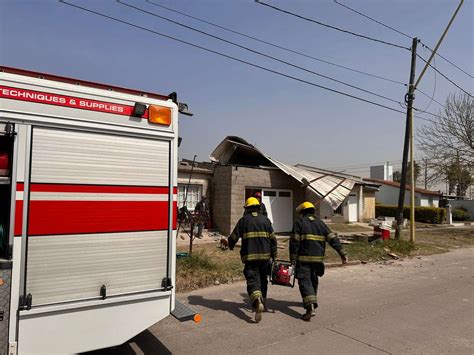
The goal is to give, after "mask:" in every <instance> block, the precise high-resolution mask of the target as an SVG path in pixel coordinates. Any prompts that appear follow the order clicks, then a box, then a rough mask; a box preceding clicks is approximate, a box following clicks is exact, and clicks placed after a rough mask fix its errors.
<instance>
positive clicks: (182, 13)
mask: <svg viewBox="0 0 474 355" xmlns="http://www.w3.org/2000/svg"><path fill="white" fill-rule="evenodd" d="M146 2H147V3H149V4H151V5H153V6H157V7H160V8H162V9H165V10H168V11H171V12H174V13H177V14H179V15H182V16H185V17H188V18H191V19H193V20H196V21H199V22H202V23H205V24H207V25H210V26H214V27H216V28H219V29H222V30H224V31H227V32H230V33H234V34H237V35H239V36H242V37H245V38H249V39H252V40H254V41H257V42H260V43H264V44H266V45H269V46H272V47H274V48H278V49H281V50H284V51H287V52H289V53H293V54H297V55H300V56H302V57H305V58H309V59H312V60H315V61H318V62H321V63H325V64H328V65H332V66H335V67H337V68H341V69H345V70H349V71H352V72H355V73H358V74H362V75H367V76H369V77H372V78H377V79H380V80H385V81H388V82H392V83H395V84H401V85H404V86H407V85H406V84H405V83H403V82H401V81H398V80H394V79H390V78H387V77H384V76H381V75H377V74H372V73H368V72H365V71H362V70H359V69H354V68H351V67H347V66H344V65H341V64H337V63H334V62H331V61H328V60H325V59H321V58H318V57H314V56H312V55H309V54H306V53H303V52H300V51H296V50H294V49H290V48H288V47H284V46H282V45H279V44H276V43H272V42H268V41H266V40H263V39H261V38H258V37H255V36H251V35H248V34H245V33H243V32H239V31H236V30H233V29H231V28H228V27H224V26H222V25H218V24H216V23H213V22H210V21H207V20H204V19H202V18H199V17H196V16H193V15H190V14H187V13H184V12H182V11H178V10H176V9H172V8H170V7H168V6H164V5H161V4H158V3H156V2H153V1H150V0H146Z"/></svg>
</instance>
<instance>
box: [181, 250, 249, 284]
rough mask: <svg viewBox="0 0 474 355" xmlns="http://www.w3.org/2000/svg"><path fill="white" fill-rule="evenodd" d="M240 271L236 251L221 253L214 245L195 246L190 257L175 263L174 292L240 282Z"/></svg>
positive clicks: (241, 265) (241, 276) (239, 262)
mask: <svg viewBox="0 0 474 355" xmlns="http://www.w3.org/2000/svg"><path fill="white" fill-rule="evenodd" d="M214 249H216V250H214ZM242 270H243V264H242V263H241V261H240V256H239V253H238V251H237V253H236V252H235V251H234V252H230V251H229V250H226V251H222V250H220V249H218V248H216V247H215V245H214V244H212V245H199V246H197V245H196V246H194V252H193V255H192V256H190V257H187V258H181V259H178V260H177V261H176V290H177V291H178V292H184V291H189V290H195V289H198V288H202V287H207V286H211V285H215V284H216V283H219V284H225V283H229V282H233V281H237V280H241V279H242V278H243V275H242Z"/></svg>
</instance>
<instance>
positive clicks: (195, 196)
mask: <svg viewBox="0 0 474 355" xmlns="http://www.w3.org/2000/svg"><path fill="white" fill-rule="evenodd" d="M186 189H187V190H188V196H187V197H186ZM201 196H202V185H189V186H188V185H179V184H178V207H179V208H181V207H183V203H184V200H185V199H186V207H187V208H188V211H194V207H196V204H197V203H198V202H199V200H200V199H201Z"/></svg>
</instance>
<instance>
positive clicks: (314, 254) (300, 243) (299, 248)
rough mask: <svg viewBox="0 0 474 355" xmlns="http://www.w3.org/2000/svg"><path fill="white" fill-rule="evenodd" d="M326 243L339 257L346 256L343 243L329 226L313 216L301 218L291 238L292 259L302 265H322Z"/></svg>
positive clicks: (308, 215) (295, 225) (296, 223)
mask: <svg viewBox="0 0 474 355" xmlns="http://www.w3.org/2000/svg"><path fill="white" fill-rule="evenodd" d="M326 242H328V243H329V245H330V246H331V247H333V248H334V249H335V250H336V251H337V253H338V254H339V255H341V256H342V255H345V253H344V250H343V249H342V245H341V242H340V241H339V238H337V236H336V234H335V233H332V232H331V230H330V229H329V228H328V226H327V225H326V224H325V223H324V222H323V221H321V220H320V219H319V218H316V217H315V216H314V215H313V214H307V215H304V216H302V217H300V218H299V219H298V220H297V221H296V222H295V224H294V225H293V231H292V233H291V238H290V259H291V261H297V262H302V263H322V262H323V260H324V253H325V250H326Z"/></svg>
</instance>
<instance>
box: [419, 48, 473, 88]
mask: <svg viewBox="0 0 474 355" xmlns="http://www.w3.org/2000/svg"><path fill="white" fill-rule="evenodd" d="M421 45H422V46H425V47H426V48H427V49H429V50H430V51H432V52H433V50H432V49H431V48H430V47H428V46H427V45H426V44H424V43H423V42H421ZM435 54H436V55H437V56H438V57H440V58H441V59H443V60H444V61H445V62H447V63H449V64H451V65H452V66H453V67H455V68H456V69H458V70H459V71H461V72H463V73H464V74H466V75H467V76H469V77H470V78H471V79H474V76H472V74H469V73H468V72H467V71H465V70H464V69H462V68H461V67H459V66H458V65H457V64H456V63H454V62H452V61H450V60H449V59H448V58H446V57H444V56H442V55H441V54H439V53H438V52H436V53H435Z"/></svg>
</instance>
